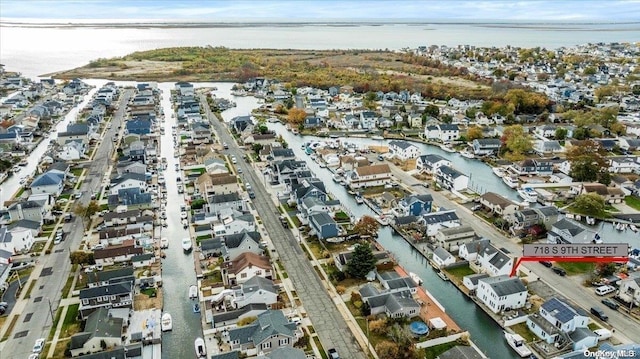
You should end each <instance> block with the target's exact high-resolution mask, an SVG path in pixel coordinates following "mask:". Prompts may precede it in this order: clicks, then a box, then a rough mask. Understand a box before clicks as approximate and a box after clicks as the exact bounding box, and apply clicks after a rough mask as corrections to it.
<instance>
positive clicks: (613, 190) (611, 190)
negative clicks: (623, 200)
mask: <svg viewBox="0 0 640 359" xmlns="http://www.w3.org/2000/svg"><path fill="white" fill-rule="evenodd" d="M607 194H608V195H610V196H624V195H625V194H624V191H622V189H621V188H618V187H608V188H607Z"/></svg>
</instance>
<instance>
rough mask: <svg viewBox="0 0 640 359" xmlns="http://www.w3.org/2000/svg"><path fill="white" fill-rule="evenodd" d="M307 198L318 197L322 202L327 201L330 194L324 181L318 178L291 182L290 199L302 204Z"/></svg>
mask: <svg viewBox="0 0 640 359" xmlns="http://www.w3.org/2000/svg"><path fill="white" fill-rule="evenodd" d="M307 198H316V199H318V200H319V201H322V202H325V201H327V199H328V196H327V190H326V189H325V186H324V183H323V182H322V181H320V180H319V179H317V178H311V179H304V180H302V181H301V182H298V181H293V182H291V196H290V201H291V202H293V203H296V204H297V205H302V203H303V201H304V200H305V199H307Z"/></svg>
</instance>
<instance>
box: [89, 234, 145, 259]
mask: <svg viewBox="0 0 640 359" xmlns="http://www.w3.org/2000/svg"><path fill="white" fill-rule="evenodd" d="M138 232H139V230H138ZM143 252H144V251H143V249H142V247H136V246H135V241H134V240H133V239H130V240H125V241H123V242H122V244H120V245H115V246H108V247H106V248H104V249H96V250H95V251H93V258H94V259H95V262H96V264H98V265H103V266H107V265H113V264H114V263H121V262H128V261H130V260H131V258H133V257H134V256H137V255H140V254H142V253H143Z"/></svg>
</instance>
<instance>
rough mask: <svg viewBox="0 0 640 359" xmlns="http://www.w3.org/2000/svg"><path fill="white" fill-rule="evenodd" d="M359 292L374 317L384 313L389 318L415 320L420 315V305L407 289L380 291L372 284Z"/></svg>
mask: <svg viewBox="0 0 640 359" xmlns="http://www.w3.org/2000/svg"><path fill="white" fill-rule="evenodd" d="M358 292H359V294H360V297H361V298H362V301H363V302H364V303H367V304H368V305H369V308H370V309H371V314H372V315H376V314H380V313H384V314H386V315H387V316H388V317H389V318H402V317H406V318H413V317H415V316H417V315H419V314H420V304H418V303H417V302H416V300H415V299H413V296H412V294H411V291H410V290H409V289H408V288H407V287H404V288H399V289H396V290H394V291H391V290H388V289H386V290H382V291H380V290H379V289H378V288H376V287H374V286H373V285H371V284H365V285H364V286H362V287H361V288H360V289H359V290H358Z"/></svg>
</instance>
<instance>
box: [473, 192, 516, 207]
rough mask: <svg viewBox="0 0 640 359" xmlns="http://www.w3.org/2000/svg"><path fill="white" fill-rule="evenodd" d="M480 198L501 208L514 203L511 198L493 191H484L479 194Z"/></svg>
mask: <svg viewBox="0 0 640 359" xmlns="http://www.w3.org/2000/svg"><path fill="white" fill-rule="evenodd" d="M480 198H482V199H483V200H485V201H486V202H489V203H491V204H497V205H498V206H500V207H501V208H505V207H507V206H509V205H512V204H515V203H513V202H512V201H511V200H509V199H507V198H504V197H502V196H501V195H499V194H497V193H495V192H486V193H485V194H483V195H482V196H480Z"/></svg>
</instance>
